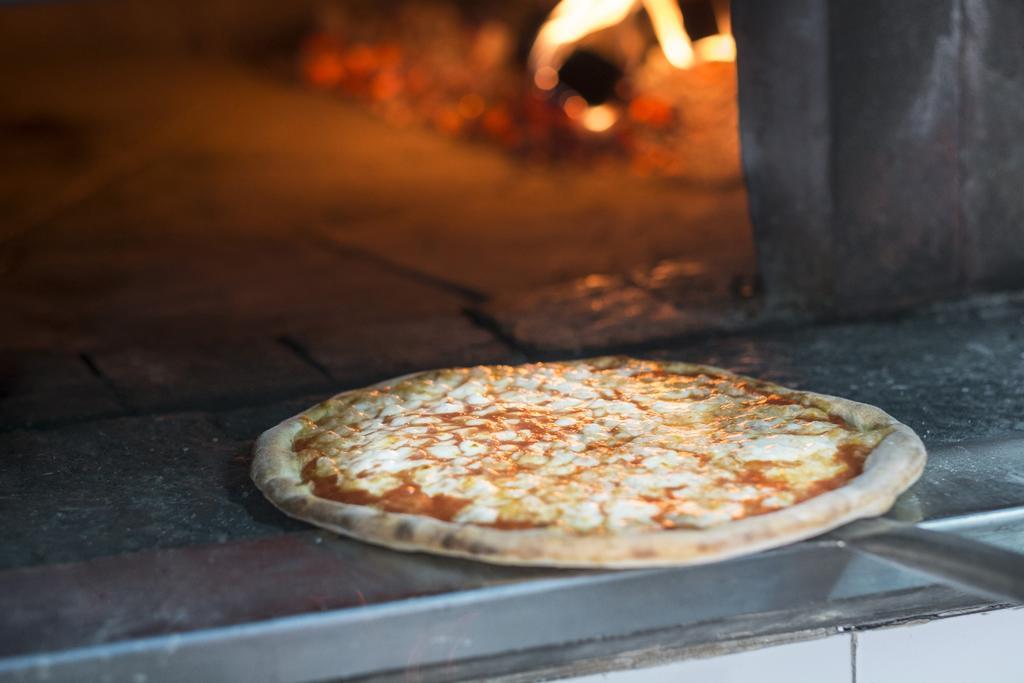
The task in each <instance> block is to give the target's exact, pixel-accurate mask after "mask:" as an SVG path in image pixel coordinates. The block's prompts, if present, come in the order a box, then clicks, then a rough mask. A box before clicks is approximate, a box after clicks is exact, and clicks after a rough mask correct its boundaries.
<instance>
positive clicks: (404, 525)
mask: <svg viewBox="0 0 1024 683" xmlns="http://www.w3.org/2000/svg"><path fill="white" fill-rule="evenodd" d="M412 533H413V528H412V524H410V523H409V522H406V521H402V522H399V523H398V526H396V527H395V539H396V540H399V541H408V540H410V539H412Z"/></svg>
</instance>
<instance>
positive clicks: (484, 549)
mask: <svg viewBox="0 0 1024 683" xmlns="http://www.w3.org/2000/svg"><path fill="white" fill-rule="evenodd" d="M466 550H468V551H469V552H471V553H473V554H474V555H493V554H494V553H496V552H498V549H497V548H495V547H494V546H493V545H487V544H486V543H481V542H480V541H476V542H474V543H470V544H469V545H468V546H467V547H466Z"/></svg>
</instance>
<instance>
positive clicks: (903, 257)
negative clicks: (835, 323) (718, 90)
mask: <svg viewBox="0 0 1024 683" xmlns="http://www.w3.org/2000/svg"><path fill="white" fill-rule="evenodd" d="M826 4H827V5H828V12H829V25H830V32H829V41H830V42H829V57H828V59H829V84H830V86H829V97H830V109H831V165H830V167H829V171H830V178H831V185H832V215H831V221H832V223H833V229H834V232H833V239H834V240H835V243H834V250H835V251H834V253H835V256H834V266H835V273H836V280H835V282H836V291H837V298H838V301H837V303H838V305H839V307H840V309H841V310H844V311H851V310H854V311H865V310H878V309H882V308H896V307H905V306H908V305H912V304H915V303H918V302H921V301H928V300H935V299H936V298H939V297H941V296H943V295H944V294H949V293H952V292H956V291H958V290H960V289H962V286H963V284H962V283H963V272H962V268H963V253H962V245H961V237H960V226H959V225H958V223H959V217H958V214H959V211H960V200H959V194H960V193H959V189H960V184H959V163H960V162H959V160H958V158H957V146H958V144H959V135H960V122H959V107H960V91H959V89H960V79H959V72H958V69H959V50H960V39H961V17H960V10H959V7H960V4H961V3H960V2H959V0H902V1H901V2H884V1H881V0H872V1H870V2H866V1H863V0H861V1H850V0H843V1H842V2H829V3H826ZM793 246H794V245H792V244H791V245H790V248H793Z"/></svg>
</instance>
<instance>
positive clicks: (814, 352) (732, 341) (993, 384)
mask: <svg viewBox="0 0 1024 683" xmlns="http://www.w3.org/2000/svg"><path fill="white" fill-rule="evenodd" d="M657 355H659V356H661V357H669V358H673V359H677V360H687V361H691V362H698V363H709V364H711V365H718V366H722V367H725V368H729V369H731V370H734V371H736V372H740V373H743V374H749V375H754V376H757V377H764V378H767V379H770V380H774V381H777V382H780V383H782V384H785V385H787V386H792V387H796V388H800V389H809V390H812V391H818V392H822V393H826V394H834V395H837V396H842V397H845V398H850V399H853V400H856V401H863V402H865V403H870V404H873V405H876V406H879V407H880V408H882V409H883V410H886V411H887V412H889V413H890V414H892V415H893V416H894V417H896V418H897V419H898V420H901V421H903V422H905V423H907V424H908V425H910V427H912V428H913V429H915V430H916V431H917V432H918V433H919V434H920V435H921V437H922V438H923V439H924V440H925V442H926V443H927V444H929V445H935V444H942V443H954V442H958V441H962V440H968V439H987V438H997V437H1003V436H1006V435H1008V434H1013V433H1019V432H1024V303H1022V302H1020V301H1019V300H1018V301H1016V302H1011V301H1005V300H995V301H993V302H989V303H987V304H985V305H981V306H976V307H962V308H950V309H942V310H939V311H935V312H930V313H927V314H921V315H917V316H912V317H907V318H904V319H901V320H895V321H888V322H870V323H847V324H831V325H819V326H813V327H808V328H805V329H800V330H793V331H785V332H772V333H766V332H762V333H757V334H750V333H748V334H739V335H733V336H727V337H722V338H709V339H704V340H699V341H693V342H690V343H687V344H681V345H678V346H676V347H674V348H672V349H671V350H666V351H664V352H660V353H659V354H657ZM1022 462H1024V460H1022Z"/></svg>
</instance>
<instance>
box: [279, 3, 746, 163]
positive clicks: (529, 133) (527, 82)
mask: <svg viewBox="0 0 1024 683" xmlns="http://www.w3.org/2000/svg"><path fill="white" fill-rule="evenodd" d="M552 4H553V5H554V9H553V10H552V11H551V13H550V15H549V16H548V18H547V20H546V21H545V22H544V23H543V24H542V26H541V28H540V29H539V30H538V31H537V33H535V34H532V35H530V34H520V32H522V31H528V30H530V29H529V24H528V22H526V21H525V20H524V19H523V16H522V13H519V12H517V11H515V10H514V8H513V7H512V6H509V7H508V8H505V7H500V8H498V9H496V10H494V11H493V12H492V14H493V16H491V17H489V18H486V19H485V20H481V19H480V16H479V14H478V13H475V12H474V13H468V12H463V11H462V10H460V9H458V7H457V6H456V5H455V3H451V4H447V3H444V2H438V3H420V2H412V1H408V2H400V3H397V4H396V5H393V6H391V8H390V9H388V10H386V11H385V10H380V11H377V10H373V9H366V8H364V9H362V10H360V11H356V10H355V9H351V8H346V6H344V5H340V4H339V5H332V7H333V9H332V10H331V12H329V13H325V14H324V15H323V16H321V18H320V22H319V26H320V28H319V30H318V31H317V32H316V33H314V34H313V35H311V36H309V37H308V38H307V39H306V40H305V42H304V44H303V49H302V53H301V55H300V61H299V67H300V73H301V75H302V77H303V79H304V80H305V81H306V82H307V83H309V84H310V85H312V86H314V87H317V88H323V89H329V90H331V91H334V92H337V93H339V94H341V95H343V96H345V97H347V98H349V99H352V100H355V101H359V102H362V103H364V104H365V105H366V106H368V107H369V108H370V109H372V110H373V111H374V112H375V113H376V114H377V115H379V116H380V117H381V118H382V119H384V120H385V121H387V122H389V123H391V124H392V125H396V126H417V125H418V126H426V127H429V128H432V129H434V130H436V131H439V132H440V133H442V134H444V135H448V136H452V137H458V138H462V139H468V140H477V141H486V142H489V143H491V144H494V145H497V146H499V147H501V148H503V149H505V150H507V151H508V152H510V153H512V154H514V155H516V156H518V157H520V158H522V159H525V160H529V161H530V162H555V163H559V164H561V163H565V162H569V163H573V164H583V165H586V166H587V167H588V168H594V169H601V168H610V167H613V166H615V167H618V168H620V169H621V168H627V169H629V170H631V171H633V172H634V173H636V174H638V175H658V176H676V177H681V176H686V177H689V178H702V179H706V180H713V181H716V182H725V181H731V180H734V179H736V178H738V177H739V173H740V170H739V139H738V114H737V108H736V74H735V68H734V66H733V65H732V64H731V62H732V61H733V60H734V57H735V45H734V43H733V40H732V36H731V35H730V34H729V29H730V26H729V14H728V2H726V1H724V0H714V1H713V2H711V3H710V8H711V9H713V10H714V16H713V17H712V16H710V13H709V12H707V11H706V10H707V9H708V8H707V7H705V16H706V17H707V18H708V21H705V23H704V26H703V28H701V29H699V30H702V31H705V32H706V31H707V30H709V29H710V30H711V31H715V30H717V31H718V33H717V34H712V35H705V37H703V38H699V39H697V40H692V41H691V38H690V35H689V34H688V33H687V31H686V29H685V27H684V23H683V15H682V13H681V12H680V10H679V5H678V3H677V1H676V0H563V1H562V2H559V3H557V4H555V3H554V2H552ZM645 22H649V26H645ZM691 23H692V22H691ZM696 23H697V24H700V20H699V19H698V20H697V21H696ZM517 35H528V36H529V37H530V38H532V39H533V43H532V47H531V51H530V53H529V56H528V59H527V60H526V63H525V64H523V63H521V62H520V61H518V59H517V56H516V45H517ZM695 35H698V34H696V33H695ZM583 56H586V58H585V59H584V58H582V57H583Z"/></svg>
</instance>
